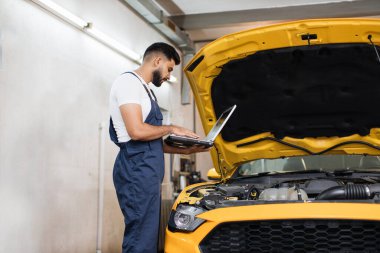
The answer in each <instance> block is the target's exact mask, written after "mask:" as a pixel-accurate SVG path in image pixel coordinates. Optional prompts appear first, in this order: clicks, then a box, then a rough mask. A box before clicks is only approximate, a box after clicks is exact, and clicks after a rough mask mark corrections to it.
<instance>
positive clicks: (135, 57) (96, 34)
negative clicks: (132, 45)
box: [84, 25, 142, 64]
mask: <svg viewBox="0 0 380 253" xmlns="http://www.w3.org/2000/svg"><path fill="white" fill-rule="evenodd" d="M84 31H85V32H86V33H88V34H89V35H91V37H93V38H95V39H96V40H98V41H100V42H101V43H103V44H105V45H107V46H108V47H110V48H112V49H113V50H115V51H117V52H118V53H120V54H122V55H124V56H126V57H127V58H129V59H130V60H132V61H134V62H135V63H138V64H141V63H142V61H141V56H140V55H139V54H137V53H135V52H134V51H132V50H130V49H129V48H127V47H125V46H123V45H122V44H121V43H119V42H118V41H116V40H114V39H112V38H111V37H109V36H108V35H106V34H104V33H103V32H101V31H99V30H98V29H96V28H94V27H92V25H89V26H88V27H86V28H85V29H84Z"/></svg>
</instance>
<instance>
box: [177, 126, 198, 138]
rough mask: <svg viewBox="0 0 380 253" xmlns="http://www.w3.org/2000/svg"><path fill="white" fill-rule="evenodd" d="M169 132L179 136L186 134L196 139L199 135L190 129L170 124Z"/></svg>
mask: <svg viewBox="0 0 380 253" xmlns="http://www.w3.org/2000/svg"><path fill="white" fill-rule="evenodd" d="M171 127H172V129H171V134H175V135H180V136H186V137H190V138H194V139H198V138H199V135H197V134H195V133H194V132H193V131H190V130H189V129H186V128H183V127H179V126H174V125H173V126H171Z"/></svg>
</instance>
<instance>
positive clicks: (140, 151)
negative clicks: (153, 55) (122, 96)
mask: <svg viewBox="0 0 380 253" xmlns="http://www.w3.org/2000/svg"><path fill="white" fill-rule="evenodd" d="M127 73H130V74H133V75H134V73H131V72H127ZM136 78H137V76H136ZM139 80H140V79H139ZM141 85H143V86H144V84H142V83H141ZM144 88H145V90H146V92H147V93H148V95H149V98H150V102H151V110H150V112H149V114H148V116H147V118H146V120H145V123H147V124H150V125H154V126H161V125H162V113H161V111H160V108H159V107H158V104H157V101H156V99H155V100H154V99H152V97H151V95H150V93H149V92H148V89H147V88H146V87H145V86H144ZM153 96H154V94H153ZM154 98H156V97H155V96H154ZM109 132H110V137H111V140H112V141H113V142H114V143H115V144H116V145H117V146H119V147H120V151H119V154H118V155H117V157H116V161H115V165H114V168H113V181H114V185H115V189H116V194H117V198H118V200H119V205H120V208H121V211H122V212H123V215H124V222H125V231H124V239H123V253H127V252H128V253H143V252H144V253H156V252H157V245H158V233H159V221H160V206H161V183H162V180H163V178H164V152H163V142H162V138H159V139H156V140H152V141H135V140H130V141H128V142H124V143H119V142H118V139H117V135H116V131H115V128H114V126H113V122H112V119H110V129H109Z"/></svg>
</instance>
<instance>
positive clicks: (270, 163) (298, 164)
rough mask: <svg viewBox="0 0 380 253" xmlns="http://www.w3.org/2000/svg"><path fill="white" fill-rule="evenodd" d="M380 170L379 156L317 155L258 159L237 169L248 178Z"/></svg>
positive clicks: (239, 174) (239, 173)
mask: <svg viewBox="0 0 380 253" xmlns="http://www.w3.org/2000/svg"><path fill="white" fill-rule="evenodd" d="M372 169H373V170H376V169H378V170H380V157H379V156H369V155H367V156H364V155H318V156H296V157H286V158H278V159H259V160H255V161H250V162H247V163H244V164H242V165H240V166H239V167H238V170H237V174H238V176H250V175H255V174H258V173H263V172H291V171H307V170H321V171H336V170H372Z"/></svg>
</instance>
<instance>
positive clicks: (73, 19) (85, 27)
mask: <svg viewBox="0 0 380 253" xmlns="http://www.w3.org/2000/svg"><path fill="white" fill-rule="evenodd" d="M30 1H32V2H34V3H35V4H37V5H39V6H40V7H42V8H43V9H45V10H47V11H49V12H50V13H52V14H54V15H55V16H57V17H59V18H61V19H63V20H64V21H66V22H68V23H69V24H71V25H73V26H74V27H76V28H78V29H80V30H82V31H83V32H85V33H87V34H88V35H90V36H91V37H93V38H94V39H96V40H98V41H99V42H101V43H103V44H104V45H106V46H107V47H109V48H111V49H113V50H114V51H116V52H118V53H119V54H121V55H123V56H125V57H127V58H128V59H130V60H132V61H133V62H135V63H137V64H141V63H142V56H141V55H139V54H138V53H136V52H134V51H132V50H131V49H129V48H127V47H125V46H123V45H122V44H121V43H120V42H118V41H116V40H114V39H113V38H111V37H109V36H108V35H106V34H104V33H103V32H101V31H99V30H98V29H96V28H94V27H93V25H92V23H90V22H87V21H85V20H83V19H81V18H80V17H78V16H76V15H74V14H73V13H71V12H69V11H68V10H66V9H65V8H63V7H61V6H59V5H58V4H56V3H54V2H53V1H51V0H30ZM168 82H170V83H174V82H177V78H176V77H175V76H171V77H170V79H169V80H168Z"/></svg>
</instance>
